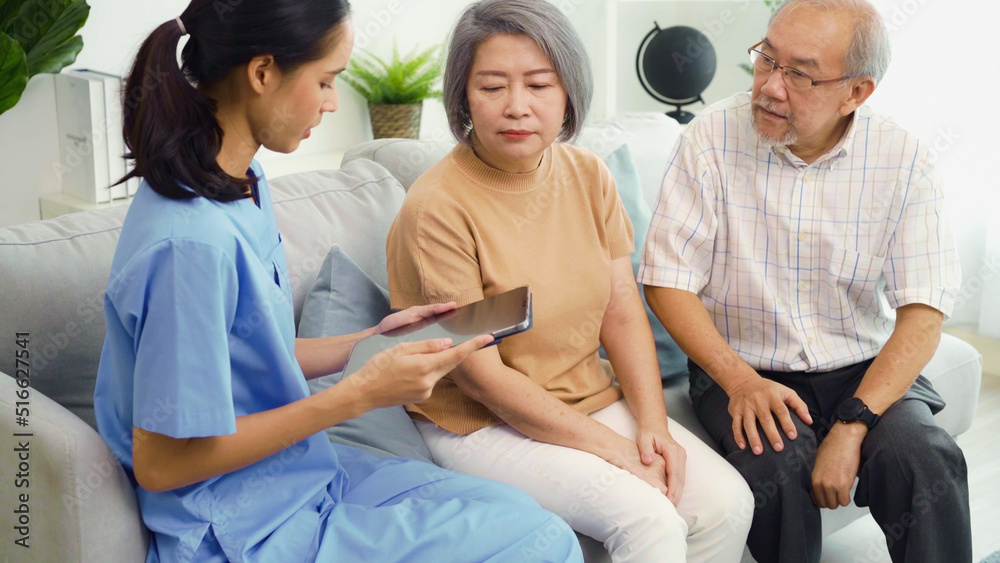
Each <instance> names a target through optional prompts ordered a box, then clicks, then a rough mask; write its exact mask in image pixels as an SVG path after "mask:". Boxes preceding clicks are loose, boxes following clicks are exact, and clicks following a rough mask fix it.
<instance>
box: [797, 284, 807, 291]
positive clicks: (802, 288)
mask: <svg viewBox="0 0 1000 563" xmlns="http://www.w3.org/2000/svg"><path fill="white" fill-rule="evenodd" d="M806 287H807V286H806V284H804V283H800V284H799V286H798V290H799V291H805V290H806Z"/></svg>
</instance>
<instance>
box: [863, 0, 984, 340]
mask: <svg viewBox="0 0 1000 563" xmlns="http://www.w3.org/2000/svg"><path fill="white" fill-rule="evenodd" d="M874 4H875V5H876V6H877V7H878V8H879V10H880V11H881V12H882V15H883V17H885V18H886V21H887V24H888V25H889V28H890V34H891V36H892V43H893V60H892V65H891V66H890V67H889V73H888V74H887V75H886V77H885V80H884V81H883V83H882V84H881V85H880V86H879V87H878V89H877V90H876V91H875V94H874V95H873V96H872V98H871V101H870V104H871V105H872V106H873V107H874V108H875V109H877V110H879V111H882V112H884V113H888V114H890V115H892V116H893V117H894V118H895V119H896V121H898V122H899V123H900V124H901V125H903V126H904V127H906V128H907V129H909V130H910V131H912V132H913V133H915V134H916V135H917V136H918V137H920V138H921V140H923V141H924V142H925V143H929V144H931V146H932V147H934V149H935V150H936V151H937V153H938V160H937V162H936V164H937V167H938V170H939V171H940V172H941V174H942V176H943V177H944V181H945V193H946V197H947V198H948V203H949V206H950V208H949V214H950V216H951V219H952V227H953V228H954V231H955V238H956V240H957V243H958V249H959V254H960V256H961V259H962V271H963V275H964V276H963V277H964V284H963V289H962V291H961V292H960V295H959V305H958V307H957V308H956V311H955V314H954V316H953V318H952V323H955V324H970V325H974V324H976V323H977V322H978V320H979V311H980V309H981V308H983V306H984V303H983V300H982V296H983V293H982V290H983V286H984V281H988V280H989V279H993V278H996V277H997V274H998V272H995V271H987V270H991V269H992V270H995V269H996V267H997V266H998V265H1000V263H996V261H995V260H991V261H987V260H986V258H987V248H986V241H987V238H986V234H987V225H988V224H990V223H993V225H994V227H995V225H996V224H997V218H996V216H997V212H998V211H1000V176H998V175H997V173H996V164H995V163H996V162H997V159H998V158H1000V154H998V150H1000V141H998V140H997V133H998V131H1000V104H998V100H997V95H998V92H1000V35H998V33H997V30H996V22H997V21H1000V3H998V2H994V1H990V0H965V1H963V2H954V1H946V0H874ZM993 251H994V253H995V252H997V251H1000V247H997V248H994V250H993ZM987 264H993V265H992V266H991V267H989V268H986V269H985V270H984V267H985V265H987ZM996 299H997V298H996V297H994V298H993V300H994V302H993V303H992V306H993V307H994V308H997V307H998V306H1000V304H998V303H996V302H995V300H996Z"/></svg>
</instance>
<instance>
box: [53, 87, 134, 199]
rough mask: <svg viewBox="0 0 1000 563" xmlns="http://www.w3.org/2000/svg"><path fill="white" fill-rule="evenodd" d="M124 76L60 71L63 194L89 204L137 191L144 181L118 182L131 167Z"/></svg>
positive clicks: (58, 165) (58, 108)
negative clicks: (125, 124) (127, 157)
mask: <svg viewBox="0 0 1000 563" xmlns="http://www.w3.org/2000/svg"><path fill="white" fill-rule="evenodd" d="M122 88H123V81H122V79H121V77H120V76H115V75H112V74H106V73H103V72H96V71H91V70H68V71H65V72H63V73H62V74H58V75H56V120H57V122H58V127H59V162H57V163H54V169H55V172H56V175H57V176H58V177H59V178H60V179H61V182H62V191H63V193H64V194H66V195H69V196H72V197H74V198H77V199H79V200H82V201H84V202H87V203H111V202H113V201H115V200H123V199H127V198H129V197H131V196H133V195H135V192H136V190H137V189H138V188H139V180H138V179H136V178H133V179H131V180H129V181H127V182H124V183H120V184H119V183H118V182H119V180H121V179H122V178H123V177H124V176H125V175H126V174H127V173H128V172H129V171H130V170H131V165H130V164H129V163H128V162H127V161H126V160H125V139H124V137H123V136H122V98H123V97H122Z"/></svg>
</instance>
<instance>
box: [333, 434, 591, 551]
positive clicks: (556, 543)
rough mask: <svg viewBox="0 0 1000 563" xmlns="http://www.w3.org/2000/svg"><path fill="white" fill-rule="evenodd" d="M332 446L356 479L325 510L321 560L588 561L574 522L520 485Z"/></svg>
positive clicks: (349, 474) (346, 468)
mask: <svg viewBox="0 0 1000 563" xmlns="http://www.w3.org/2000/svg"><path fill="white" fill-rule="evenodd" d="M334 448H335V449H336V450H337V455H338V456H339V458H340V463H341V465H342V466H343V468H344V470H345V471H346V473H347V475H348V476H349V477H350V480H349V483H348V484H347V485H346V486H345V488H344V490H343V491H341V493H342V495H341V498H340V501H339V502H337V501H334V499H333V498H329V497H328V498H327V499H326V500H324V503H323V506H321V508H320V511H321V514H322V515H323V516H325V518H324V519H323V522H324V524H323V525H322V527H321V529H320V530H319V545H318V547H317V552H316V555H315V560H316V561H324V562H325V561H372V562H379V563H382V562H390V561H405V562H407V563H418V562H424V561H426V562H434V563H439V562H442V561H448V562H470V563H472V562H481V561H495V562H499V561H517V562H526V561H531V562H535V561H539V562H540V561H551V562H560V563H562V562H566V561H574V562H582V561H583V555H582V553H581V551H580V545H579V543H578V542H577V539H576V535H575V534H574V532H573V530H572V529H571V528H570V527H569V525H567V524H566V522H564V521H563V520H562V519H561V518H559V517H558V516H556V515H554V514H552V513H551V512H548V511H546V510H543V509H542V508H541V507H539V506H538V503H536V502H535V501H534V499H532V498H531V497H530V496H529V495H527V494H526V493H524V492H522V491H521V490H519V489H517V488H514V487H511V486H508V485H504V484H502V483H498V482H496V481H490V480H487V479H480V478H477V477H470V476H466V475H461V474H458V473H454V472H451V471H447V470H444V469H441V468H440V467H437V466H435V465H431V464H428V463H423V462H419V461H413V460H407V459H401V458H388V459H386V458H378V457H375V456H373V455H371V454H369V453H367V452H363V451H361V450H358V449H356V448H350V447H346V446H340V445H336V444H335V445H334Z"/></svg>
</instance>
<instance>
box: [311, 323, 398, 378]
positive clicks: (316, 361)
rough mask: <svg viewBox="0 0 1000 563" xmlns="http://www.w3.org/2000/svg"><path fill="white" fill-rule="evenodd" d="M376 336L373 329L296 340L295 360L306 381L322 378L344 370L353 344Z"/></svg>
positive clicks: (376, 332)
mask: <svg viewBox="0 0 1000 563" xmlns="http://www.w3.org/2000/svg"><path fill="white" fill-rule="evenodd" d="M376 334H378V331H377V330H376V329H375V328H370V329H368V330H363V331H361V332H355V333H354V334H345V335H343V336H330V337H327V338H296V339H295V359H296V360H298V362H299V366H300V367H301V368H302V373H303V374H304V375H305V376H306V379H315V378H317V377H323V376H324V375H329V374H331V373H334V372H338V371H340V370H342V369H344V365H345V364H346V363H347V357H348V356H349V355H350V354H351V348H352V347H353V346H354V343H355V342H357V341H358V340H361V339H362V338H368V337H369V336H374V335H376Z"/></svg>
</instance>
